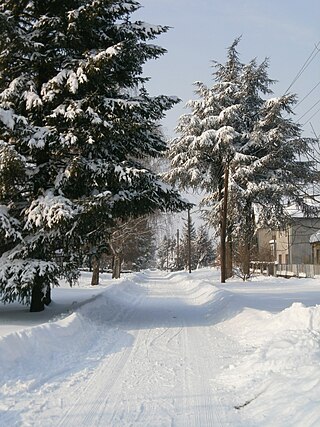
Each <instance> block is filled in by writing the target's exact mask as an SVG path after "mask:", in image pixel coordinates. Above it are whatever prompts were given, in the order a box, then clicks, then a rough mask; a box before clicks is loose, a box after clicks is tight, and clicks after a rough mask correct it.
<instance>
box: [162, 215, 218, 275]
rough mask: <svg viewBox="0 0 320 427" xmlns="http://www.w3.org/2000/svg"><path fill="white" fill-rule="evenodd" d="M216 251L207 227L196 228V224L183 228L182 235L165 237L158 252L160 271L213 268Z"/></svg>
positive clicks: (186, 224) (186, 225)
mask: <svg viewBox="0 0 320 427" xmlns="http://www.w3.org/2000/svg"><path fill="white" fill-rule="evenodd" d="M215 259H216V250H215V247H214V244H213V239H212V236H210V235H209V233H208V229H207V227H206V226H205V225H200V226H199V227H198V228H196V227H195V225H194V223H193V222H191V224H188V221H186V223H185V224H184V226H183V229H182V233H180V230H177V233H176V235H175V236H164V237H163V238H162V240H161V242H160V245H159V247H158V250H157V267H158V268H159V269H160V270H166V271H177V270H187V271H192V270H195V269H198V268H201V267H209V266H213V264H214V262H215Z"/></svg>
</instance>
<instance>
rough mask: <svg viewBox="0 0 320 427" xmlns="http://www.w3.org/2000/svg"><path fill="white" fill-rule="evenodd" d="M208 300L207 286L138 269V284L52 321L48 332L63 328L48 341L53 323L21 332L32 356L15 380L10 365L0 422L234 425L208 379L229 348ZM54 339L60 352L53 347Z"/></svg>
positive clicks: (231, 351) (229, 409)
mask: <svg viewBox="0 0 320 427" xmlns="http://www.w3.org/2000/svg"><path fill="white" fill-rule="evenodd" d="M213 296H214V287H213V286H212V285H211V286H210V285H209V284H207V285H203V283H202V285H201V286H200V285H199V282H198V281H189V280H188V276H187V274H185V277H184V280H181V274H180V276H179V277H178V276H175V275H172V276H170V275H164V274H163V273H162V274H161V273H159V272H148V273H145V274H144V275H140V276H139V283H136V282H134V281H131V280H130V279H128V280H126V281H125V282H124V283H121V284H119V285H118V286H116V285H115V286H111V287H110V288H108V289H107V291H106V292H105V293H103V294H100V295H99V296H98V297H97V299H96V300H95V301H94V302H91V303H89V304H87V305H85V306H83V307H81V310H80V311H79V310H78V311H77V312H75V313H73V314H72V315H71V316H69V317H67V318H66V319H64V320H63V321H60V323H61V325H60V326H58V325H57V328H58V327H59V328H60V329H65V331H60V330H58V331H56V335H57V336H56V338H54V336H55V334H54V332H55V331H54V330H52V326H53V325H54V324H51V325H50V324H47V326H39V327H36V328H32V329H30V330H29V331H31V332H29V333H30V334H32V333H33V334H37V335H38V344H37V345H38V346H40V349H39V348H38V349H37V348H35V349H34V350H35V358H36V359H37V360H34V361H33V364H32V363H31V366H30V367H29V369H30V372H29V373H28V372H26V369H23V370H22V371H21V375H22V378H19V366H18V367H17V377H18V382H17V383H16V384H13V383H12V384H10V381H9V383H8V384H7V387H11V388H12V393H11V395H10V397H7V399H6V401H4V402H3V403H2V404H1V406H2V408H3V409H4V407H6V409H7V408H8V406H9V410H6V411H4V412H3V415H2V416H1V415H0V424H1V425H8V426H11V425H19V426H21V425H23V426H29V425H30V426H31V425H32V426H40V425H41V426H67V427H71V426H77V427H79V426H86V427H91V426H121V427H124V426H141V427H142V426H143V427H146V426H150V427H151V426H152V427H158V426H163V427H167V426H183V427H186V426H202V427H204V426H228V425H230V426H234V425H237V422H235V418H234V417H236V411H235V410H234V408H233V407H232V406H231V407H230V405H229V406H228V405H226V404H224V402H228V401H229V400H230V399H224V393H223V390H222V389H221V387H219V384H218V383H217V381H216V378H217V376H218V374H219V372H220V370H221V367H222V364H225V362H226V361H228V358H230V356H231V355H233V354H235V353H236V346H237V344H236V342H235V341H232V339H231V338H230V337H227V336H226V335H224V334H223V333H222V332H221V331H219V329H218V327H217V326H215V321H214V319H215V317H214V316H213V313H212V307H211V305H212V299H213ZM63 322H64V323H63ZM50 326H51V329H50ZM46 328H47V329H46ZM72 331H74V333H73V332H72ZM40 332H42V334H40ZM46 332H47V340H46V339H45V337H46ZM50 334H52V338H53V340H54V342H53V343H51V344H50V343H49V342H50ZM59 334H60V335H61V336H60V337H59ZM66 334H67V335H68V337H66ZM66 338H67V339H66ZM59 339H60V340H61V343H62V345H63V346H64V348H61V347H60V348H57V347H58V346H59ZM13 345H14V343H13ZM46 345H49V349H51V352H49V353H48V349H46V351H45V349H44V348H43V347H44V346H46ZM55 346H56V347H55ZM30 351H32V349H30ZM42 351H43V356H44V357H45V360H43V359H41V357H42ZM37 352H38V353H37ZM29 358H30V354H29ZM39 359H40V360H39ZM27 371H28V369H27ZM15 390H16V393H17V395H19V399H17V400H15V392H14V391H15ZM10 409H11V410H10ZM238 422H239V420H238Z"/></svg>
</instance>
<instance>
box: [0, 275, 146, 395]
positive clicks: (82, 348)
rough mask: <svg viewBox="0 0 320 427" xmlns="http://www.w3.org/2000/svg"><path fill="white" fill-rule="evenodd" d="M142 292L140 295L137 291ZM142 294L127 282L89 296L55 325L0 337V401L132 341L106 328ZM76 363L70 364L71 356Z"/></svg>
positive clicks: (89, 363)
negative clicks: (76, 364) (3, 397)
mask: <svg viewBox="0 0 320 427" xmlns="http://www.w3.org/2000/svg"><path fill="white" fill-rule="evenodd" d="M138 290H140V293H139V292H138ZM139 295H141V288H139V287H138V286H137V285H136V284H135V283H134V282H132V281H131V280H125V279H124V280H122V281H121V285H120V283H119V282H118V283H117V284H116V285H113V286H110V287H108V289H107V290H106V291H105V292H103V293H100V294H98V295H97V296H96V297H95V298H91V299H90V300H89V302H87V303H86V304H84V303H83V305H81V306H78V307H77V309H76V311H75V312H73V313H71V314H69V315H66V317H64V318H62V319H60V320H57V321H55V322H50V323H44V324H42V325H39V326H34V327H31V328H30V327H29V328H26V329H22V330H19V331H17V332H13V333H9V334H7V335H4V336H2V337H0V350H1V351H0V378H1V379H2V381H1V384H3V385H2V386H1V384H0V397H1V394H3V393H4V394H7V391H8V390H9V389H10V394H11V395H15V394H16V393H20V392H22V391H23V390H30V389H34V388H36V387H37V386H38V385H41V384H43V383H45V381H46V379H47V377H50V378H51V377H55V376H59V375H62V376H63V375H64V374H66V373H67V372H68V370H69V369H73V367H74V365H75V363H78V365H79V370H80V369H85V368H86V366H89V365H90V366H92V367H93V363H92V355H94V357H95V358H96V359H97V362H98V361H99V359H100V358H101V357H103V356H105V355H106V354H108V353H109V352H113V351H118V350H119V348H121V347H125V346H127V345H128V344H129V343H130V340H131V337H130V335H129V334H127V333H125V332H123V331H119V330H117V329H115V328H110V327H108V328H106V322H108V320H109V319H113V322H114V321H115V319H116V318H117V316H120V315H121V313H122V312H123V310H124V309H125V310H127V309H129V308H130V305H132V304H134V303H135V301H136V300H137V299H138V298H139ZM75 354H77V358H78V359H80V360H77V361H76V360H74V355H75Z"/></svg>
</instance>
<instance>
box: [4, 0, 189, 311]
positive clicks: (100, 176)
mask: <svg viewBox="0 0 320 427" xmlns="http://www.w3.org/2000/svg"><path fill="white" fill-rule="evenodd" d="M139 7H140V5H139V3H138V2H137V1H135V0H126V1H123V0H100V1H95V0H48V1H40V0H22V1H19V2H16V1H14V0H1V1H0V27H1V34H0V165H1V168H0V205H1V209H0V226H1V232H0V239H1V253H0V256H1V258H0V271H1V273H0V295H1V299H2V301H5V302H6V301H14V300H16V299H17V300H19V301H21V302H26V303H29V302H30V301H31V299H32V304H31V310H34V311H37V310H41V309H43V298H44V293H45V292H46V290H48V289H50V284H53V283H57V278H58V276H59V274H65V275H67V276H68V278H69V279H70V280H72V278H73V277H74V276H72V274H71V272H72V271H74V267H75V265H76V259H75V257H74V254H75V253H76V250H77V248H78V247H79V246H80V245H81V244H83V243H84V242H89V243H90V242H96V241H97V240H99V235H100V234H101V230H102V229H103V228H104V227H106V226H108V224H110V226H111V225H112V223H113V220H114V219H115V218H126V217H129V216H138V215H142V214H146V213H149V212H153V211H155V210H157V209H160V210H166V209H169V210H179V209H183V208H184V207H185V206H184V203H183V202H182V201H181V199H180V198H179V196H178V193H177V192H175V191H173V190H172V189H170V188H168V187H167V186H164V185H163V184H162V183H161V181H160V180H159V179H158V177H157V176H155V174H154V173H152V171H151V170H149V169H148V168H146V167H145V166H144V165H143V164H142V160H143V159H144V158H145V157H146V156H148V157H151V158H153V157H157V156H158V155H160V154H162V153H164V152H165V151H166V144H165V142H164V140H163V138H162V137H161V133H160V131H159V126H158V125H157V123H158V121H159V120H160V119H161V118H162V117H163V115H164V113H165V111H166V110H168V109H170V108H171V107H172V106H173V105H174V104H175V103H176V102H177V99H176V98H172V97H167V96H162V95H161V96H157V97H150V96H149V95H148V93H147V91H146V90H145V89H144V88H143V83H144V81H145V79H144V78H143V77H141V73H142V66H143V64H144V63H145V62H146V61H147V60H149V59H153V58H157V57H159V56H160V55H162V54H163V53H164V52H165V50H164V49H162V48H161V47H158V46H155V45H154V44H150V43H149V41H150V40H152V39H154V38H155V37H156V36H158V35H159V34H161V33H163V32H165V31H167V29H168V27H163V26H152V25H149V24H145V23H143V22H140V21H139V22H133V21H131V20H130V15H131V14H132V13H133V12H134V11H136V10H137V9H138V8H139ZM57 249H59V250H60V251H63V253H64V255H65V256H64V263H63V266H62V269H61V268H60V267H59V266H58V264H57V263H56V262H55V261H54V254H55V252H56V250H57ZM68 272H70V275H69V274H68ZM35 302H37V303H36V304H35Z"/></svg>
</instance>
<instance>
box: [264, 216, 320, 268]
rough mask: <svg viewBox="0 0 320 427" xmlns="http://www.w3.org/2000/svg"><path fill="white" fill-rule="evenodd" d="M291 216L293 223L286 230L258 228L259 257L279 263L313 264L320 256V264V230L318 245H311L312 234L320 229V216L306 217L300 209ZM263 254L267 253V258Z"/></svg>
mask: <svg viewBox="0 0 320 427" xmlns="http://www.w3.org/2000/svg"><path fill="white" fill-rule="evenodd" d="M291 217H292V221H291V224H290V225H289V226H288V227H287V228H286V229H285V230H276V231H268V230H265V229H261V230H258V232H257V245H258V254H259V259H260V260H265V261H271V260H272V261H276V262H277V263H278V264H313V261H314V259H316V258H315V256H316V257H317V256H318V257H319V258H318V259H319V264H320V232H319V242H318V247H317V248H316V246H315V245H314V247H313V246H312V245H310V238H311V236H313V235H314V234H315V233H316V232H317V231H319V229H320V218H306V217H304V216H303V215H301V212H299V211H295V212H293V213H291ZM268 247H269V250H268V251H267V248H268ZM317 250H319V252H315V251H317ZM263 254H267V257H266V259H263V258H264V256H263ZM317 254H318V255H317ZM268 256H269V258H268Z"/></svg>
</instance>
